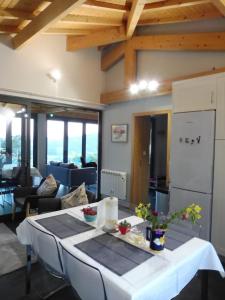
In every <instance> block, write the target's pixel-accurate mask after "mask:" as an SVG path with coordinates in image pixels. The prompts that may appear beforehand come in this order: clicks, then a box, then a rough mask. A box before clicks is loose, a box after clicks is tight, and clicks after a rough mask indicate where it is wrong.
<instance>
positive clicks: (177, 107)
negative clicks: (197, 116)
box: [172, 76, 217, 112]
mask: <svg viewBox="0 0 225 300" xmlns="http://www.w3.org/2000/svg"><path fill="white" fill-rule="evenodd" d="M216 90H217V86H216V77H215V76H206V77H198V78H193V79H188V80H184V81H178V82H175V83H174V84H173V100H172V101H173V112H188V111H199V110H209V109H216Z"/></svg>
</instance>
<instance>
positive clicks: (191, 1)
mask: <svg viewBox="0 0 225 300" xmlns="http://www.w3.org/2000/svg"><path fill="white" fill-rule="evenodd" d="M210 1H211V0H165V1H160V2H154V3H147V4H145V7H144V10H145V11H146V10H151V11H152V12H153V11H154V12H155V11H159V10H165V9H170V8H179V7H188V6H194V5H199V4H206V3H210ZM216 1H217V0H216Z"/></svg>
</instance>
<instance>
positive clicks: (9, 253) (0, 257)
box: [0, 223, 26, 275]
mask: <svg viewBox="0 0 225 300" xmlns="http://www.w3.org/2000/svg"><path fill="white" fill-rule="evenodd" d="M25 264H26V247H25V246H23V245H21V244H20V242H19V241H18V239H17V236H16V235H15V234H14V233H13V232H12V231H11V230H10V229H9V228H8V227H7V226H6V225H5V224H4V223H0V275H3V274H7V273H9V272H12V271H14V270H17V269H19V268H21V267H23V266H24V265H25Z"/></svg>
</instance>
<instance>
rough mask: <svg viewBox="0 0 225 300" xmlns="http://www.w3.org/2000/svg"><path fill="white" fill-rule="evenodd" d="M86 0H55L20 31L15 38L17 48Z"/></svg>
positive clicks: (14, 42)
mask: <svg viewBox="0 0 225 300" xmlns="http://www.w3.org/2000/svg"><path fill="white" fill-rule="evenodd" d="M84 2H85V0H64V1H62V0H54V2H52V3H51V4H50V5H49V6H48V7H47V8H46V9H45V10H44V11H43V12H41V13H40V14H39V15H38V16H37V17H36V18H34V20H33V21H32V22H30V23H29V24H28V25H27V26H26V27H25V28H24V29H23V30H21V31H20V33H18V34H17V35H16V36H15V37H14V38H13V39H12V43H13V46H14V48H15V49H17V48H19V47H21V46H22V45H24V44H25V43H26V42H28V41H29V40H31V39H32V38H34V37H35V36H36V35H37V34H39V33H41V32H43V31H45V30H47V29H48V28H50V27H51V26H52V24H53V23H55V22H57V21H59V20H60V19H61V18H63V17H65V16H66V15H67V14H68V13H69V12H70V11H71V10H73V9H74V8H75V7H79V6H81V5H82V4H83V3H84Z"/></svg>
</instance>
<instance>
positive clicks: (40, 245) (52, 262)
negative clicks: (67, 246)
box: [28, 221, 64, 277]
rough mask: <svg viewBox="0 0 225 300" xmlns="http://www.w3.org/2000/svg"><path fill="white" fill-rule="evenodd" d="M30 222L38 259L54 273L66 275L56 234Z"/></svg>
mask: <svg viewBox="0 0 225 300" xmlns="http://www.w3.org/2000/svg"><path fill="white" fill-rule="evenodd" d="M28 223H29V224H30V226H31V227H32V235H31V239H32V244H31V246H32V250H33V252H34V253H35V255H36V256H37V258H38V260H39V261H40V262H41V263H42V264H43V265H44V267H45V269H47V270H48V271H49V272H50V273H52V274H53V275H56V276H59V277H64V275H63V265H62V260H61V253H60V251H59V246H58V243H57V241H56V238H55V236H54V235H53V234H51V233H48V232H46V231H44V230H42V229H40V228H38V227H37V226H35V225H34V224H32V223H30V222H29V221H28Z"/></svg>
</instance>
